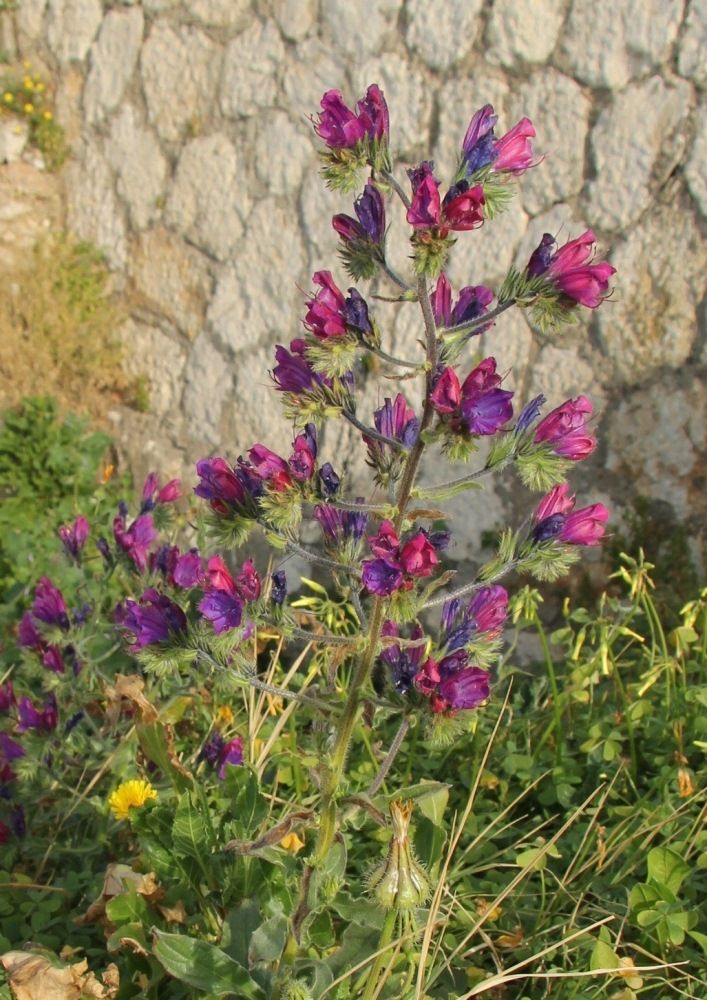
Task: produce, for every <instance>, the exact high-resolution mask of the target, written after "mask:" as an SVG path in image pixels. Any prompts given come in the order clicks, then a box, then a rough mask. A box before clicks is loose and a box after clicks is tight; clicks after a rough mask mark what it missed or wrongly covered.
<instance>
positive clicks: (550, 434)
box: [533, 396, 597, 462]
mask: <svg viewBox="0 0 707 1000" xmlns="http://www.w3.org/2000/svg"><path fill="white" fill-rule="evenodd" d="M591 413H592V404H591V403H590V401H589V400H588V399H587V397H586V396H577V398H576V399H567V400H565V402H564V403H562V404H561V405H560V406H558V407H556V408H555V409H554V410H552V411H551V412H550V413H548V415H547V416H546V417H544V419H543V420H541V421H540V423H539V424H538V426H537V427H536V429H535V436H534V438H533V441H534V442H535V444H542V443H543V442H546V443H548V444H550V445H552V450H553V451H554V453H555V454H556V455H560V456H561V457H562V458H568V459H570V460H571V461H573V462H577V461H580V460H581V459H583V458H586V457H587V455H591V453H592V452H593V451H594V449H595V448H596V445H597V439H596V438H595V437H593V436H592V435H591V434H588V433H587V419H588V417H589V416H590V415H591Z"/></svg>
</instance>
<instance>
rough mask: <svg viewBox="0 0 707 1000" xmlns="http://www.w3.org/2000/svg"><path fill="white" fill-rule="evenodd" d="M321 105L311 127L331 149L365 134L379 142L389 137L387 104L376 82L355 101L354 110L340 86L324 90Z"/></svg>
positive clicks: (350, 143) (344, 146) (346, 145)
mask: <svg viewBox="0 0 707 1000" xmlns="http://www.w3.org/2000/svg"><path fill="white" fill-rule="evenodd" d="M321 108H322V110H321V112H320V114H319V118H318V120H317V121H316V122H315V125H314V131H315V132H316V133H317V135H318V136H319V138H320V139H322V140H323V141H324V142H325V143H326V144H327V146H329V148H330V149H350V148H351V147H353V146H355V145H357V143H359V142H360V141H361V140H362V139H363V138H364V137H366V138H368V139H374V140H378V141H379V142H380V141H382V140H387V139H388V133H389V120H388V106H387V104H386V102H385V97H384V96H383V91H382V90H381V89H380V87H378V85H377V84H375V83H374V84H372V85H371V86H370V87H369V88H368V90H367V91H366V93H365V96H364V97H363V98H361V100H360V101H358V103H357V104H356V112H357V113H354V112H353V111H352V110H351V109H350V108H349V107H347V106H346V104H344V98H343V96H342V94H341V91H339V90H327V92H326V93H325V94H324V96H323V97H322V100H321Z"/></svg>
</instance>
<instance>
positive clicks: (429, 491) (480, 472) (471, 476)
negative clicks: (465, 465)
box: [418, 455, 516, 499]
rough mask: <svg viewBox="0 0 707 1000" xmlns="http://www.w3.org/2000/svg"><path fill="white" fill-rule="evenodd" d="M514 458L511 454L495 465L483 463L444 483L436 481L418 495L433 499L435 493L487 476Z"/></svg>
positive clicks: (499, 470) (502, 467)
mask: <svg viewBox="0 0 707 1000" xmlns="http://www.w3.org/2000/svg"><path fill="white" fill-rule="evenodd" d="M515 458H516V456H515V455H511V456H509V457H508V458H507V459H505V461H503V462H499V463H498V464H497V465H485V466H484V467H483V469H477V470H476V472H469V473H468V474H467V475H466V476H460V477H459V478H458V479H450V480H449V481H448V482H446V483H437V484H436V485H435V486H425V487H424V488H423V489H421V490H420V491H419V494H418V495H419V496H422V497H424V498H425V499H434V497H435V494H436V493H441V492H444V491H445V490H450V489H454V487H455V486H464V485H465V483H473V482H475V481H476V480H477V479H481V477H482V476H487V475H488V474H489V472H501V471H502V469H505V467H506V465H507V464H508V463H509V462H513V461H515Z"/></svg>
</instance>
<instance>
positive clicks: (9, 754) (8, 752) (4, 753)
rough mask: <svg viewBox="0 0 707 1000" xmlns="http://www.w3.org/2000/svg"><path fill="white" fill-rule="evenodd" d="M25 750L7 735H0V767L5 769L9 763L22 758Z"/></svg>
mask: <svg viewBox="0 0 707 1000" xmlns="http://www.w3.org/2000/svg"><path fill="white" fill-rule="evenodd" d="M24 755H25V748H24V747H23V746H21V744H19V743H18V742H17V740H13V738H12V737H11V736H8V735H7V733H0V765H1V766H2V767H5V766H6V765H7V764H9V763H10V761H13V760H18V759H19V758H20V757H24Z"/></svg>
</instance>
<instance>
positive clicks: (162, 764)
mask: <svg viewBox="0 0 707 1000" xmlns="http://www.w3.org/2000/svg"><path fill="white" fill-rule="evenodd" d="M135 730H136V732H137V736H138V739H139V741H140V746H141V747H142V750H143V753H144V754H145V756H146V757H147V759H148V760H151V761H152V763H153V764H156V765H157V766H158V767H159V769H160V771H162V772H163V773H164V774H166V775H167V777H168V778H169V779H170V781H171V782H172V784H173V785H174V787H175V788H176V789H177V791H178V792H184V791H186V789H187V788H191V787H193V784H194V780H193V778H192V776H191V775H190V774H189V772H188V771H187V770H186V768H185V767H183V766H182V765H181V764H180V762H179V761H178V760H177V757H176V754H175V752H174V746H173V740H172V738H171V735H170V734H171V730H167V729H166V728H165V726H164V725H163V724H162V723H161V722H152V723H150V724H149V725H145V724H143V723H140V724H138V725H137V726H136V727H135Z"/></svg>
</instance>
